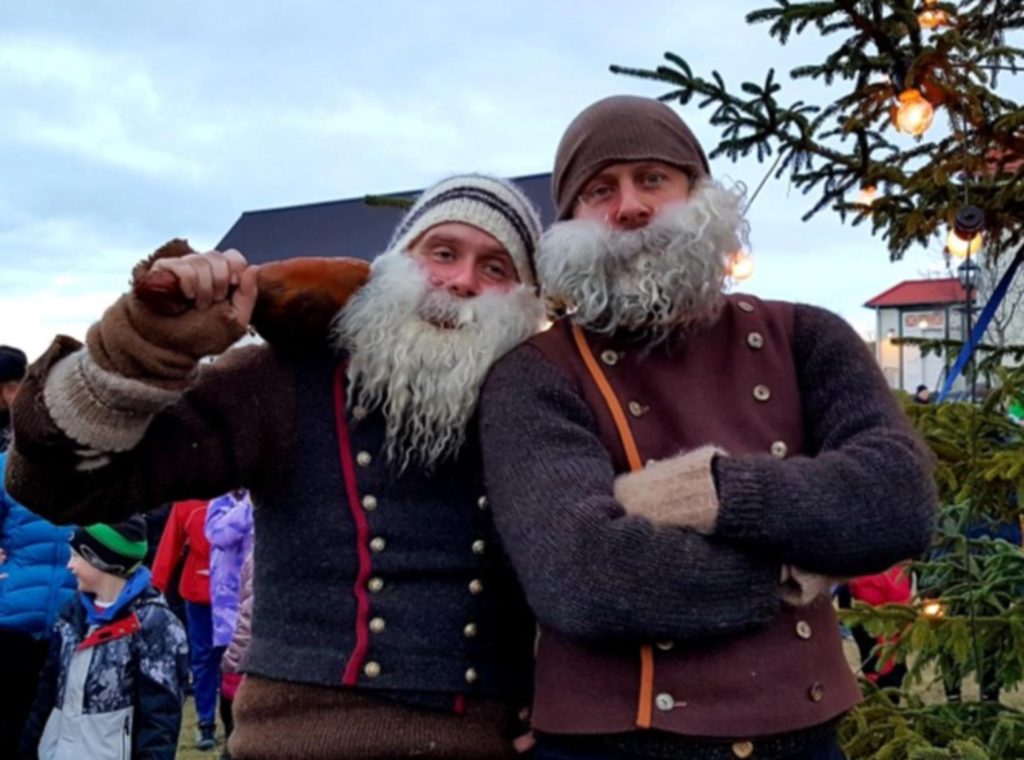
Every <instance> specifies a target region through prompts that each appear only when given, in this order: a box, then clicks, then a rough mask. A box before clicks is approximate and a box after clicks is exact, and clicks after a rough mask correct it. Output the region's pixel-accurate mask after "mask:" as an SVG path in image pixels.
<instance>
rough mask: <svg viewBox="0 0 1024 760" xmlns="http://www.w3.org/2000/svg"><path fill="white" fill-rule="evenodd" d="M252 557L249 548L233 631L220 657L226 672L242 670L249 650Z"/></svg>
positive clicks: (243, 569)
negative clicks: (222, 655)
mask: <svg viewBox="0 0 1024 760" xmlns="http://www.w3.org/2000/svg"><path fill="white" fill-rule="evenodd" d="M252 557H253V554H252V550H251V549H250V550H249V553H248V554H247V555H245V562H244V563H242V575H241V579H240V584H239V585H240V588H239V592H238V618H237V620H236V621H235V632H234V634H233V635H232V636H231V643H230V644H228V648H227V650H225V652H224V657H223V658H222V659H221V663H222V666H223V668H224V671H225V672H227V673H241V672H242V663H243V662H244V660H245V653H246V652H247V651H249V642H250V640H251V639H252Z"/></svg>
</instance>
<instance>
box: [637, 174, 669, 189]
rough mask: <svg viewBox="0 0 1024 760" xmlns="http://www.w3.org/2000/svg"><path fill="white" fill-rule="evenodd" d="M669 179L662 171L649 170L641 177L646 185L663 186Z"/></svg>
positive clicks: (642, 182) (641, 180)
mask: <svg viewBox="0 0 1024 760" xmlns="http://www.w3.org/2000/svg"><path fill="white" fill-rule="evenodd" d="M667 180H668V176H667V175H665V174H663V173H661V172H647V173H646V174H644V175H643V176H642V177H641V178H640V182H641V184H643V186H644V187H661V186H662V185H663V184H665V182H666V181H667Z"/></svg>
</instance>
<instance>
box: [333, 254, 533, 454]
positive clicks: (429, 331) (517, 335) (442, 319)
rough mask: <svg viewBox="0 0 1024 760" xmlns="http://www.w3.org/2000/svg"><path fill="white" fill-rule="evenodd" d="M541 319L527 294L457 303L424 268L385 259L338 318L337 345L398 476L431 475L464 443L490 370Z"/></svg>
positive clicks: (402, 257)
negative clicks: (377, 422) (418, 470)
mask: <svg viewBox="0 0 1024 760" xmlns="http://www.w3.org/2000/svg"><path fill="white" fill-rule="evenodd" d="M543 319H544V308H543V305H542V303H541V300H540V298H539V297H538V296H537V295H536V294H535V293H534V291H533V290H532V289H531V288H529V287H528V286H525V285H519V286H516V288H514V289H513V290H511V291H509V292H507V293H486V294H484V295H480V296H477V297H475V298H459V297H456V296H452V295H449V294H448V293H447V292H446V291H443V290H438V289H433V288H431V287H430V286H429V285H428V284H427V276H426V272H425V271H424V269H423V268H422V267H420V266H419V265H418V264H417V263H416V262H415V261H413V260H412V259H411V258H410V257H409V256H407V255H406V254H404V253H401V252H397V251H389V252H387V253H385V254H383V255H381V256H380V257H378V258H377V259H376V261H374V264H373V276H372V277H371V278H370V281H369V283H367V285H366V286H364V287H363V288H362V289H361V290H360V291H359V292H358V293H357V294H356V295H355V297H354V298H353V299H352V300H351V301H350V302H349V303H348V304H347V305H346V306H345V308H344V309H343V310H342V311H341V312H340V313H339V315H338V317H337V318H336V319H335V323H334V327H333V343H334V346H335V348H336V349H338V350H347V351H349V353H350V357H351V358H350V360H349V365H348V380H349V401H350V403H354V404H359V405H362V406H363V407H365V408H366V409H368V410H373V409H377V408H380V409H381V410H382V411H383V413H384V417H385V419H386V421H387V424H386V442H385V451H386V454H387V456H388V459H389V460H390V461H392V462H394V463H397V464H398V466H399V469H400V470H404V469H405V468H406V467H407V466H409V464H411V463H416V464H418V465H420V466H422V467H424V468H425V469H427V470H430V469H432V468H433V467H434V465H435V464H437V463H438V462H440V461H441V460H443V459H445V458H447V457H450V456H454V455H455V454H456V453H457V452H458V450H459V449H460V448H461V446H462V444H463V443H464V441H465V438H466V427H467V425H468V423H469V421H470V419H471V418H472V416H473V412H474V410H475V409H476V402H477V396H478V394H479V391H480V386H481V385H482V384H483V381H484V378H485V376H486V375H487V371H488V370H489V369H490V367H491V365H492V364H494V362H495V361H497V360H498V359H499V358H501V356H503V355H504V354H505V353H506V352H508V351H509V350H511V349H512V348H514V347H515V346H516V345H517V344H519V343H521V342H522V341H524V340H526V338H528V337H530V336H531V335H533V334H534V333H536V332H537V331H538V330H539V329H540V327H541V325H542V322H543ZM438 324H441V325H446V327H438V326H436V325H438Z"/></svg>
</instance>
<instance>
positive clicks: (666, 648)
mask: <svg viewBox="0 0 1024 760" xmlns="http://www.w3.org/2000/svg"><path fill="white" fill-rule="evenodd" d="M675 645H676V643H675V642H674V641H659V642H658V643H657V644H655V646H656V647H658V649H660V650H661V651H662V652H671V651H672V648H673V647H674V646H675Z"/></svg>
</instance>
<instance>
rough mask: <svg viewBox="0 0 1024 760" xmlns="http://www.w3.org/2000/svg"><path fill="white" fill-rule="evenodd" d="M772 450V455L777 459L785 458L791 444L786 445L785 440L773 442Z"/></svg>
mask: <svg viewBox="0 0 1024 760" xmlns="http://www.w3.org/2000/svg"><path fill="white" fill-rule="evenodd" d="M771 452H772V456H773V457H775V458H776V459H785V458H786V454H788V453H789V446H787V445H786V442H785V441H776V442H775V443H773V444H772V448H771Z"/></svg>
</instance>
